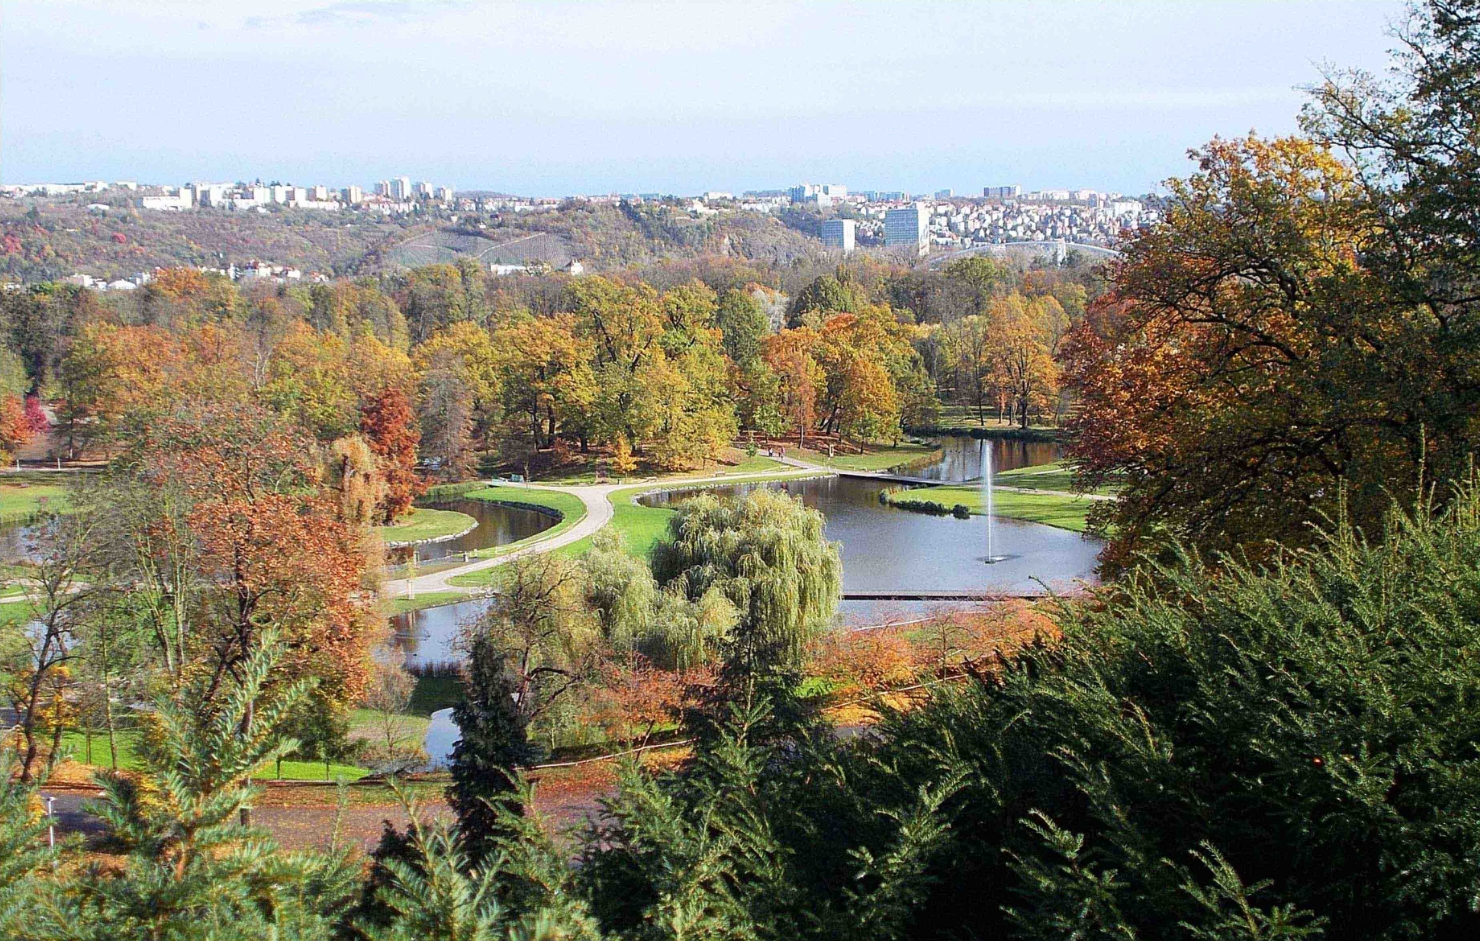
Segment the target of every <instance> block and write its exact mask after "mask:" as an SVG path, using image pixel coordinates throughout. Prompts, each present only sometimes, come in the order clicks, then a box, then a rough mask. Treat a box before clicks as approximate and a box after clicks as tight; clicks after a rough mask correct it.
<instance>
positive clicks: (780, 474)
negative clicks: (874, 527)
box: [383, 461, 832, 598]
mask: <svg viewBox="0 0 1480 941" xmlns="http://www.w3.org/2000/svg"><path fill="white" fill-rule="evenodd" d="M786 463H788V464H790V463H791V462H790V461H788V462H786ZM803 469H805V470H806V471H808V472H810V473H814V474H830V473H832V471H830V470H829V469H828V468H826V467H814V466H811V465H803ZM800 476H803V475H802V474H800V473H799V472H798V471H796V470H780V471H762V472H761V473H758V474H732V475H718V476H711V477H670V478H659V479H657V480H652V481H646V483H650V484H651V485H652V489H654V490H662V489H665V488H670V487H689V486H700V485H704V484H723V483H729V482H730V481H734V480H757V479H760V480H766V479H772V478H774V479H781V480H785V479H787V478H790V477H800ZM643 483H644V482H643V481H639V482H637V483H632V482H630V481H629V482H626V483H617V484H582V485H575V486H561V485H559V484H536V483H520V484H516V483H508V482H504V481H499V482H498V486H500V487H519V488H524V489H528V490H553V491H557V492H560V493H568V494H570V495H571V496H573V497H576V498H578V499H579V500H580V501H581V503H582V504H583V505H585V507H586V515H585V516H583V517H581V519H580V520H579V521H578V522H577V523H576V524H575V525H574V526H571V527H569V528H568V529H564V530H562V531H560V532H559V533H556V534H555V535H553V536H549V537H547V538H544V539H540V538H536V539H534V540H533V541H532V542H529V543H526V544H525V545H523V546H520V547H519V548H518V549H515V550H514V551H513V552H506V553H504V554H503V555H497V556H494V557H493V558H491V559H475V560H474V561H472V562H468V563H467V564H465V565H459V566H455V567H453V568H449V569H442V570H441V571H439V572H430V573H428V574H426V575H417V576H416V577H414V578H409V579H408V578H398V579H395V580H391V581H387V582H386V584H385V589H384V592H383V593H384V594H385V595H386V596H388V597H391V598H405V597H408V596H414V595H424V594H429V593H431V592H446V591H454V592H465V593H469V594H471V593H472V592H473V591H474V589H470V588H464V587H462V586H459V585H454V584H452V583H451V579H453V578H456V577H457V576H459V575H469V574H472V573H473V572H481V571H483V570H485V569H491V568H497V567H498V566H500V565H505V564H507V563H509V562H512V561H513V560H515V559H518V558H521V557H523V556H526V555H535V554H538V553H542V552H550V551H552V550H554V549H559V548H561V547H563V546H568V545H570V544H571V543H574V542H579V541H581V540H582V539H585V538H586V537H587V536H592V535H595V534H596V533H597V532H598V531H600V530H601V529H602V528H603V527H604V526H606V524H607V523H610V522H611V520H612V516H613V515H614V513H615V512H616V508H615V507H614V506H612V501H611V496H612V494H613V493H615V492H616V491H618V490H627V489H629V488H632V487H641V486H643Z"/></svg>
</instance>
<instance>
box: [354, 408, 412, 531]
mask: <svg viewBox="0 0 1480 941" xmlns="http://www.w3.org/2000/svg"><path fill="white" fill-rule="evenodd" d="M360 434H362V435H364V436H365V440H366V441H367V442H368V443H369V445H370V450H371V451H373V452H374V453H375V456H376V458H377V459H378V460H379V462H380V468H381V474H382V476H383V478H384V480H385V497H384V499H383V501H382V504H381V510H380V522H382V523H391V522H394V521H395V519H396V518H397V517H399V516H401V515H402V514H404V513H405V512H406V511H407V510H409V509H411V503H412V501H413V500H415V499H416V496H417V494H419V493H420V492H421V481H420V480H419V479H418V478H417V476H416V446H417V444H418V443H419V442H420V441H421V432H420V431H419V430H418V429H417V427H416V413H415V412H413V411H412V409H411V400H410V398H409V397H408V396H407V395H406V392H405V390H403V389H401V388H399V387H397V386H387V387H386V388H384V389H382V390H380V392H378V393H376V394H374V395H372V396H371V397H370V398H369V399H368V400H367V401H366V402H365V403H364V404H362V405H361V406H360Z"/></svg>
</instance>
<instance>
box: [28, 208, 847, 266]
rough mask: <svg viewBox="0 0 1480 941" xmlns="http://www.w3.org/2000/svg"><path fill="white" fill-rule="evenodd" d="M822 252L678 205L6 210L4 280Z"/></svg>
mask: <svg viewBox="0 0 1480 941" xmlns="http://www.w3.org/2000/svg"><path fill="white" fill-rule="evenodd" d="M820 250H821V245H820V243H819V242H818V241H817V240H816V239H815V238H812V237H809V236H808V235H806V234H804V233H803V232H800V231H798V230H797V229H795V228H792V227H789V226H787V225H785V224H783V223H782V222H781V221H780V220H778V219H775V218H772V217H770V216H767V215H764V214H760V213H723V214H720V215H716V216H696V215H694V214H692V213H690V212H689V211H688V210H687V209H685V208H683V207H681V206H673V205H652V204H645V205H636V206H605V205H602V206H593V205H591V204H589V203H584V202H578V201H574V200H572V201H569V202H567V203H565V204H564V205H562V206H561V207H560V208H559V209H557V210H552V211H548V212H540V213H530V214H513V213H507V214H503V215H498V216H491V217H484V219H482V220H479V219H478V218H477V217H476V216H467V217H465V218H462V219H460V220H459V222H458V224H457V225H456V226H452V225H447V224H445V222H436V221H434V220H431V219H428V218H427V217H425V216H420V215H417V216H407V217H401V218H397V219H388V218H384V217H381V216H374V215H370V214H367V213H336V212H322V211H304V210H292V209H279V210H275V211H272V212H267V213H257V212H250V211H249V212H224V211H214V210H207V211H203V212H145V211H141V210H138V209H134V208H130V207H127V206H114V207H112V208H110V209H109V210H108V211H106V212H102V211H96V210H89V209H88V208H87V207H86V206H85V205H83V204H82V203H81V202H67V201H61V200H30V199H25V200H0V278H5V279H15V280H20V281H28V282H29V281H46V280H52V279H56V278H62V277H66V276H67V275H70V274H74V273H82V274H89V275H92V276H94V277H102V278H110V279H111V278H116V277H126V276H128V275H131V274H134V273H135V272H139V271H148V270H150V269H153V268H155V267H169V266H172V265H209V266H213V267H214V266H224V265H227V264H233V263H234V264H237V265H241V264H243V263H244V262H247V261H252V260H257V261H265V262H270V263H273V264H280V265H292V266H295V267H298V268H301V269H303V271H304V272H305V273H312V272H321V273H323V274H326V275H334V276H346V275H361V274H380V273H393V272H396V271H401V270H404V269H406V268H414V267H418V266H420V265H426V264H432V263H436V262H446V261H451V260H453V259H455V258H457V257H458V256H460V255H471V256H473V257H476V258H477V259H478V260H479V261H481V262H483V263H484V264H511V265H522V264H529V263H531V262H544V263H547V264H550V265H551V266H557V267H558V266H561V265H564V264H566V263H568V262H570V261H571V260H572V259H575V260H579V261H580V262H581V263H582V264H583V265H585V266H586V267H587V268H588V269H590V270H593V271H601V270H611V269H614V268H625V267H628V266H630V265H646V264H651V263H653V262H657V261H661V260H665V259H685V258H696V257H700V256H715V255H718V256H730V257H734V258H740V259H749V260H755V261H761V262H769V263H776V264H782V265H785V264H789V263H791V262H792V261H793V260H795V259H797V258H805V257H810V256H815V255H817V254H818V253H819V252H820Z"/></svg>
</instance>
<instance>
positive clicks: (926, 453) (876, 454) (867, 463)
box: [786, 442, 940, 471]
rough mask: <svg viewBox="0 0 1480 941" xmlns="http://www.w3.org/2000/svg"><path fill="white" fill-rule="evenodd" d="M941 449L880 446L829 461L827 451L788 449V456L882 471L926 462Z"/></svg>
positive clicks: (845, 466)
mask: <svg viewBox="0 0 1480 941" xmlns="http://www.w3.org/2000/svg"><path fill="white" fill-rule="evenodd" d="M939 450H940V449H939V448H938V447H937V446H936V445H934V444H912V443H908V442H907V443H904V444H901V445H900V446H899V447H897V448H894V447H889V446H887V445H879V446H875V447H872V448H870V450H869V452H868V453H867V454H839V455H837V456H836V457H834V458H832V459H831V460H829V459H828V456H827V451H825V450H823V451H813V450H812V449H811V448H808V449H806V450H804V451H797V450H796V449H795V448H787V450H786V456H787V457H795V458H797V459H798V460H802V461H808V462H810V463H812V464H821V465H822V466H824V467H836V468H838V469H840V470H854V471H882V470H888V469H889V468H891V467H899V466H900V465H902V464H909V463H911V462H914V461H919V460H924V459H925V458H928V457H931V456H932V455H934V454H936V453H937V452H938V451H939Z"/></svg>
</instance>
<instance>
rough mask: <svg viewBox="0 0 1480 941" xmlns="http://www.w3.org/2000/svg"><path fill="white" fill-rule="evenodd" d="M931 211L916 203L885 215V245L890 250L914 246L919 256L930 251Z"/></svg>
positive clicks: (892, 210)
mask: <svg viewBox="0 0 1480 941" xmlns="http://www.w3.org/2000/svg"><path fill="white" fill-rule="evenodd" d="M929 233H930V210H928V209H926V208H925V207H924V206H923V205H922V204H920V203H915V204H914V205H913V206H906V207H904V208H902V209H891V210H889V211H888V212H887V213H885V214H884V245H885V246H886V247H888V248H894V247H896V246H899V247H909V246H912V245H913V246H914V248H915V251H916V252H917V254H920V255H923V254H925V253H926V252H927V251H929V250H930V240H929V238H928V236H929Z"/></svg>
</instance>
